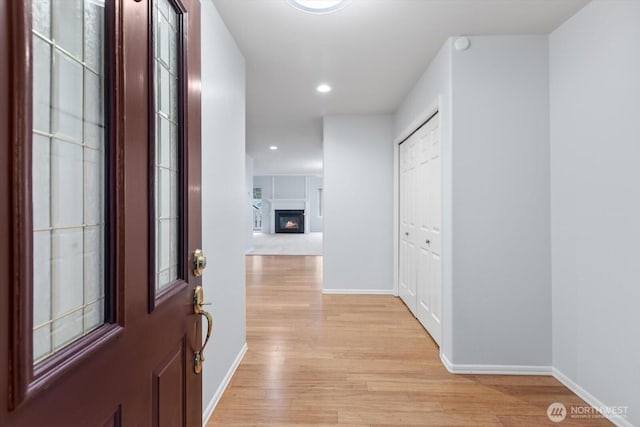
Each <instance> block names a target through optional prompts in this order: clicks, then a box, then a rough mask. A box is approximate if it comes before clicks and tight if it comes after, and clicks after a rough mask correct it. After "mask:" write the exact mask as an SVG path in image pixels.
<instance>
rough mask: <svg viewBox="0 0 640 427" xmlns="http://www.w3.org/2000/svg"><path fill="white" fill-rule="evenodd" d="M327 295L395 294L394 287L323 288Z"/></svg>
mask: <svg viewBox="0 0 640 427" xmlns="http://www.w3.org/2000/svg"><path fill="white" fill-rule="evenodd" d="M322 293H323V294H325V295H393V289H323V290H322Z"/></svg>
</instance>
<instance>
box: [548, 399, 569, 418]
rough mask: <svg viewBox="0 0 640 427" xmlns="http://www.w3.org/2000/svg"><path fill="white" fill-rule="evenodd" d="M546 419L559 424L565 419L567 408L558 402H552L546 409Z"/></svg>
mask: <svg viewBox="0 0 640 427" xmlns="http://www.w3.org/2000/svg"><path fill="white" fill-rule="evenodd" d="M547 417H549V419H550V420H551V421H553V422H554V423H560V422H562V421H564V419H565V418H567V408H566V407H565V406H564V405H563V404H562V403H560V402H554V403H552V404H551V405H549V407H548V408H547Z"/></svg>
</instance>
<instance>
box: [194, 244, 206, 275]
mask: <svg viewBox="0 0 640 427" xmlns="http://www.w3.org/2000/svg"><path fill="white" fill-rule="evenodd" d="M205 268H207V257H206V256H204V253H203V252H202V249H196V250H195V251H194V252H193V275H194V276H195V277H200V276H202V272H203V271H204V269H205Z"/></svg>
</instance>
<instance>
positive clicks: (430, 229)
mask: <svg viewBox="0 0 640 427" xmlns="http://www.w3.org/2000/svg"><path fill="white" fill-rule="evenodd" d="M439 123H440V119H439V115H435V116H434V117H432V118H431V119H430V120H429V121H428V122H427V123H426V124H425V125H424V126H423V127H422V128H421V129H420V130H419V131H418V132H417V135H418V138H419V140H420V146H421V156H420V161H419V162H420V165H419V166H418V168H419V170H420V176H421V182H420V184H421V185H420V189H419V191H418V192H417V195H416V197H417V198H418V199H419V200H420V210H419V212H420V220H419V224H420V226H419V227H418V228H419V229H418V239H417V240H418V246H419V251H420V254H421V256H420V260H419V263H420V266H419V267H418V274H419V276H418V295H417V297H418V303H417V314H416V317H417V318H418V320H420V323H422V325H423V326H424V327H425V329H426V330H427V331H428V332H429V334H430V335H431V337H432V338H433V339H434V341H435V342H436V343H437V344H438V345H439V344H440V337H441V329H442V326H441V306H442V299H441V298H442V291H441V287H442V283H441V268H442V261H441V234H442V233H441V230H442V214H441V212H442V203H441V199H442V190H441V182H442V180H441V149H440V126H439Z"/></svg>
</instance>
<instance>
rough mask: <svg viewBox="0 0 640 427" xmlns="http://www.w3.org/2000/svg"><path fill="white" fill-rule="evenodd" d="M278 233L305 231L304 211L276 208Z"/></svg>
mask: <svg viewBox="0 0 640 427" xmlns="http://www.w3.org/2000/svg"><path fill="white" fill-rule="evenodd" d="M276 233H304V211H303V210H276Z"/></svg>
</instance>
